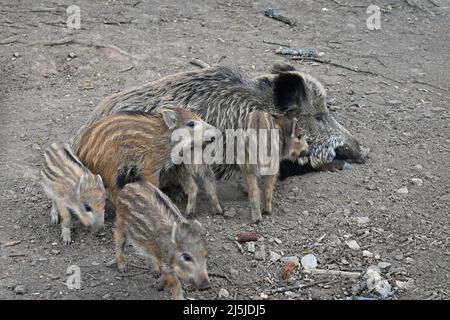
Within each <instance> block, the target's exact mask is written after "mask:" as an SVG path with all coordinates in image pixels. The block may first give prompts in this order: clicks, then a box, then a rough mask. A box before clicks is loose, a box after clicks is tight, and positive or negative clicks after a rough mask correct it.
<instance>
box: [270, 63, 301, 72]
mask: <svg viewBox="0 0 450 320" xmlns="http://www.w3.org/2000/svg"><path fill="white" fill-rule="evenodd" d="M295 70H296V69H295V67H294V66H291V65H290V64H286V63H276V64H274V65H273V67H272V70H270V73H274V74H276V73H281V72H289V71H295Z"/></svg>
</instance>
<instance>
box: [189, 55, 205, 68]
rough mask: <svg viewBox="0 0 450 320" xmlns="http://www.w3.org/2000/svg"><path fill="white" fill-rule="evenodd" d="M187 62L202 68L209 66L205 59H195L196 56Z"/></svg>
mask: <svg viewBox="0 0 450 320" xmlns="http://www.w3.org/2000/svg"><path fill="white" fill-rule="evenodd" d="M189 63H190V64H192V65H194V66H197V67H200V68H202V69H205V68H209V67H210V65H209V64H207V63H206V62H205V61H203V60H200V59H197V58H194V59H192V60H191V61H189Z"/></svg>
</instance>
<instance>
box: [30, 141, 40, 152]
mask: <svg viewBox="0 0 450 320" xmlns="http://www.w3.org/2000/svg"><path fill="white" fill-rule="evenodd" d="M31 148H32V149H33V150H36V151H40V150H41V146H40V145H38V144H37V143H33V145H32V146H31Z"/></svg>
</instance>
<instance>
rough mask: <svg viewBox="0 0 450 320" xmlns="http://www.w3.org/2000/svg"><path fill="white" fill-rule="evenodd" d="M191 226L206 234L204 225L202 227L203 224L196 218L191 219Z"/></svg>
mask: <svg viewBox="0 0 450 320" xmlns="http://www.w3.org/2000/svg"><path fill="white" fill-rule="evenodd" d="M192 226H193V227H194V229H195V230H196V231H197V232H198V233H200V234H201V235H203V236H204V235H206V229H205V227H203V225H202V224H201V223H200V222H199V221H198V220H194V221H192Z"/></svg>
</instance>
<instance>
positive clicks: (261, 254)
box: [255, 244, 266, 260]
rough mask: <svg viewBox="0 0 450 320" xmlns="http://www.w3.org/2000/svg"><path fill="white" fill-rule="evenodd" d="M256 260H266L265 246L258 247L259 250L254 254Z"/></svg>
mask: <svg viewBox="0 0 450 320" xmlns="http://www.w3.org/2000/svg"><path fill="white" fill-rule="evenodd" d="M255 259H256V260H265V259H266V246H265V245H263V244H261V245H260V246H259V250H258V251H257V252H256V253H255Z"/></svg>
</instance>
